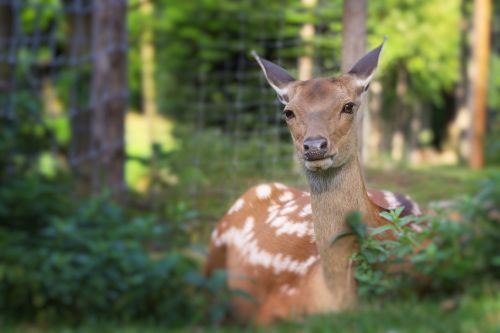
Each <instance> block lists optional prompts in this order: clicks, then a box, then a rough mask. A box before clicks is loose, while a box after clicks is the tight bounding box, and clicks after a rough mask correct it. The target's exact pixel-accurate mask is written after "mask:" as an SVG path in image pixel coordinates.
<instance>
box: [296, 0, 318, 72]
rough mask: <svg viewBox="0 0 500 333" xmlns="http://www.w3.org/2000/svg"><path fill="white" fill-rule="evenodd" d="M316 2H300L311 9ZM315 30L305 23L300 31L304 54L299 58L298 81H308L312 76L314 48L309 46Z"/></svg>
mask: <svg viewBox="0 0 500 333" xmlns="http://www.w3.org/2000/svg"><path fill="white" fill-rule="evenodd" d="M316 3H317V0H302V4H303V5H304V7H306V8H308V9H312V8H314V7H315V6H316ZM314 33H315V28H314V24H312V23H305V24H304V25H303V26H302V29H300V38H301V40H302V43H304V44H305V52H304V55H302V56H301V57H300V58H299V77H298V79H299V80H309V79H310V78H312V76H313V70H314V65H313V53H314V48H313V46H312V45H311V42H312V39H313V38H314Z"/></svg>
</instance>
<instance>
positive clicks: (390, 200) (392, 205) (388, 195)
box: [382, 191, 402, 209]
mask: <svg viewBox="0 0 500 333" xmlns="http://www.w3.org/2000/svg"><path fill="white" fill-rule="evenodd" d="M382 193H384V199H385V201H386V202H387V206H388V207H387V208H388V209H396V208H398V207H400V206H402V205H401V203H400V202H399V200H398V199H397V198H396V196H395V195H394V193H392V192H389V191H382Z"/></svg>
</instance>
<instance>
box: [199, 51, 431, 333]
mask: <svg viewBox="0 0 500 333" xmlns="http://www.w3.org/2000/svg"><path fill="white" fill-rule="evenodd" d="M383 46H384V43H382V44H381V45H380V46H379V47H377V48H375V49H373V50H371V51H370V52H368V53H367V54H366V55H365V56H364V57H362V58H361V59H360V60H359V61H358V62H357V63H356V64H355V65H354V66H353V67H352V69H351V70H350V71H349V72H347V73H345V74H342V75H340V76H337V77H320V78H314V79H310V80H303V81H300V80H295V79H294V78H293V77H292V76H291V75H290V74H289V73H288V72H287V71H286V70H285V69H283V68H282V67H280V66H278V65H276V64H274V63H272V62H270V61H268V60H266V59H264V58H261V57H259V56H258V55H257V54H255V53H254V54H253V55H254V57H255V59H256V61H257V63H258V64H259V66H260V68H261V69H262V72H263V74H264V76H265V78H266V80H267V82H268V83H269V85H270V86H271V87H272V88H273V89H274V91H275V92H276V94H277V96H278V100H279V101H280V102H281V103H282V104H283V105H284V109H283V117H284V119H285V121H286V124H287V126H288V129H289V131H290V134H291V137H292V141H293V145H294V150H295V154H296V157H297V159H298V160H299V162H300V163H301V165H302V167H303V171H304V174H305V176H306V179H307V182H308V184H309V188H310V192H304V191H301V190H298V189H295V188H291V187H288V186H286V185H283V184H280V183H266V184H260V185H257V186H255V187H253V188H251V189H249V190H247V191H246V192H245V193H244V194H243V195H242V196H241V197H239V198H238V199H237V200H236V201H235V202H234V204H233V205H232V206H231V208H230V209H229V210H228V211H227V213H226V214H225V215H224V216H223V217H222V219H221V220H220V221H219V222H218V224H217V225H216V227H215V228H214V230H213V232H212V234H211V242H210V246H209V254H208V259H207V262H206V264H205V268H204V270H205V275H206V276H210V275H211V274H212V273H213V272H214V271H215V270H216V269H225V270H226V271H227V274H228V280H227V284H228V287H229V288H230V289H239V290H243V291H244V292H246V293H248V294H249V295H250V296H251V298H252V299H251V300H249V299H247V298H243V297H235V298H233V299H232V300H231V304H232V309H233V310H234V312H235V314H236V317H237V318H238V319H239V320H242V321H250V320H254V321H255V322H256V323H257V324H260V325H269V324H271V323H274V322H275V321H277V320H282V319H298V318H302V317H303V316H306V315H310V314H318V313H327V312H335V311H342V310H346V309H352V308H354V307H355V306H356V305H357V287H356V281H355V279H354V277H353V269H354V267H353V265H352V264H351V261H350V257H351V255H352V254H353V253H354V252H355V251H356V249H357V241H356V239H355V237H343V238H341V239H339V240H338V241H336V242H335V243H334V244H332V239H334V237H335V236H336V235H339V234H340V233H341V232H343V231H345V230H347V228H348V226H347V224H346V216H347V215H348V214H349V213H350V212H352V211H360V212H361V213H362V217H363V222H364V223H365V224H367V225H368V226H370V227H378V226H382V225H385V224H387V223H388V221H386V220H385V219H383V218H382V217H381V216H380V213H381V212H382V211H387V210H391V209H395V208H397V207H401V206H402V207H404V210H403V213H402V215H403V216H404V215H409V214H412V215H420V214H421V213H420V208H419V206H418V205H417V204H416V203H415V202H414V201H413V200H411V198H410V197H408V196H406V195H403V194H399V193H393V192H389V191H381V190H373V189H370V190H367V186H366V182H365V179H364V174H363V172H362V167H361V163H360V157H359V155H358V130H359V129H358V124H359V122H358V121H357V120H358V118H359V117H360V116H361V114H360V112H359V110H360V105H361V103H362V100H363V95H364V94H365V92H366V91H367V89H368V87H369V84H370V80H371V79H372V77H373V75H374V73H375V69H376V68H377V66H378V61H379V57H380V53H381V51H382V49H383Z"/></svg>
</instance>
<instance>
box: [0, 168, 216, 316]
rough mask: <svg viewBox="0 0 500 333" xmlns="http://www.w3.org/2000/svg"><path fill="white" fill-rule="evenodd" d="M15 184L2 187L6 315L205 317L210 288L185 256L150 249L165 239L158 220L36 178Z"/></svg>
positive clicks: (0, 250)
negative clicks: (77, 196)
mask: <svg viewBox="0 0 500 333" xmlns="http://www.w3.org/2000/svg"><path fill="white" fill-rule="evenodd" d="M4 185H5V183H4ZM8 185H9V186H4V187H1V188H0V202H1V203H2V204H1V205H0V220H1V222H0V312H1V313H2V315H3V316H5V317H7V318H11V319H14V320H35V321H38V322H57V323H60V322H63V321H67V322H70V323H77V322H80V321H88V320H106V321H113V320H116V321H132V320H141V321H148V320H154V321H155V322H163V323H167V324H170V325H176V324H180V323H185V322H193V321H197V320H201V319H203V318H204V316H205V314H204V313H203V307H202V306H201V305H202V304H203V302H204V299H205V290H206V289H207V288H206V287H207V285H208V284H209V283H212V285H213V282H210V281H205V280H204V279H202V278H201V277H200V276H199V275H198V267H197V264H196V262H195V261H194V260H193V259H190V258H189V257H188V256H186V255H183V254H182V253H181V252H180V251H178V250H175V249H170V250H168V251H167V252H165V253H156V254H152V253H151V252H150V251H148V249H147V246H146V245H149V244H152V242H153V241H154V240H155V238H156V237H157V236H159V235H161V234H163V233H164V230H163V228H161V227H159V226H158V225H157V224H155V221H154V220H153V219H151V218H144V217H136V218H131V217H128V216H127V214H125V211H124V209H123V208H121V207H120V206H118V205H116V204H113V203H112V201H111V200H110V199H109V197H108V196H106V195H103V196H100V197H97V198H95V199H90V200H86V201H80V202H76V201H75V200H70V199H68V198H67V196H66V195H65V194H64V193H65V192H64V191H63V189H62V188H61V186H60V185H55V184H54V183H53V182H51V181H48V180H45V179H43V178H41V177H39V176H37V177H26V178H24V179H18V180H14V181H12V182H10V183H9V184H8ZM163 237H165V235H163ZM219 284H220V283H219ZM212 289H214V288H212ZM215 289H216V288H215ZM200 308H202V309H200Z"/></svg>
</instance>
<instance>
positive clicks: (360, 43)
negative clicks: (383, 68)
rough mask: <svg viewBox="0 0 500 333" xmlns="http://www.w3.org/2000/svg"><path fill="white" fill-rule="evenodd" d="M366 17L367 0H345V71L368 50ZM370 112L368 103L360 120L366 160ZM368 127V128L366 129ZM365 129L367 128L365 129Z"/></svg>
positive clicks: (343, 55)
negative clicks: (367, 114)
mask: <svg viewBox="0 0 500 333" xmlns="http://www.w3.org/2000/svg"><path fill="white" fill-rule="evenodd" d="M366 19H367V0H344V11H343V14H342V63H341V69H342V72H343V73H346V72H348V71H349V70H350V69H351V67H352V66H353V65H354V64H355V63H356V61H358V60H359V59H360V58H361V57H362V56H363V55H364V54H365V51H366ZM366 112H368V108H367V107H366V103H364V107H362V109H361V110H360V114H361V116H360V117H359V118H358V120H359V121H360V124H359V125H360V126H359V127H358V128H359V132H358V142H359V154H360V156H361V160H362V161H364V160H365V158H364V156H365V155H366V154H364V150H365V149H364V142H365V141H366V140H363V139H364V138H363V136H364V135H363V134H366V133H368V130H369V128H370V124H369V123H368V121H369V119H370V117H363V114H364V113H366ZM365 128H367V129H365ZM364 129H365V130H364Z"/></svg>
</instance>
